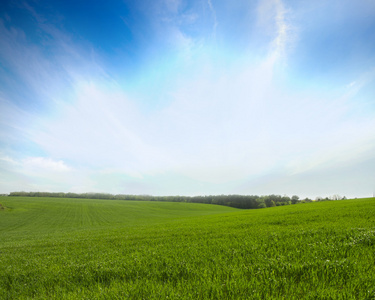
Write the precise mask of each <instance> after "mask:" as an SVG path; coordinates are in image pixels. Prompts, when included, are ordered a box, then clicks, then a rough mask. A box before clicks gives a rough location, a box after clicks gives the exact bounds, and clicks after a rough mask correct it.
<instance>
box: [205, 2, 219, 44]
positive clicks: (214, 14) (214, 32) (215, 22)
mask: <svg viewBox="0 0 375 300" xmlns="http://www.w3.org/2000/svg"><path fill="white" fill-rule="evenodd" d="M207 4H208V7H209V8H210V11H211V13H212V18H213V20H214V24H213V28H212V32H213V34H212V35H213V37H214V39H215V38H216V29H217V26H218V25H219V23H218V21H217V17H216V11H215V8H214V6H213V5H212V1H211V0H207Z"/></svg>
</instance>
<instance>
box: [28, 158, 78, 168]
mask: <svg viewBox="0 0 375 300" xmlns="http://www.w3.org/2000/svg"><path fill="white" fill-rule="evenodd" d="M22 164H23V167H24V168H26V169H31V170H33V171H38V170H41V171H48V172H66V171H70V170H71V168H70V167H68V166H67V165H66V164H65V163H64V162H63V161H62V160H58V161H56V160H53V159H51V158H45V157H28V158H25V159H23V160H22Z"/></svg>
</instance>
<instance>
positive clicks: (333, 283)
mask: <svg viewBox="0 0 375 300" xmlns="http://www.w3.org/2000/svg"><path fill="white" fill-rule="evenodd" d="M0 203H2V204H3V205H4V206H6V207H7V209H6V210H1V211H0V298H1V299H30V298H35V299H46V298H48V299H54V298H55V299H77V298H78V299H124V298H126V299H167V297H168V298H169V299H375V255H374V254H375V199H374V198H372V199H358V200H345V201H329V202H318V203H309V204H300V205H293V206H283V207H274V208H267V209H260V210H259V209H258V210H237V209H233V208H229V207H222V206H217V205H205V204H190V203H166V202H131V201H129V202H128V201H112V200H84V199H79V200H78V199H56V198H50V199H48V198H18V197H14V198H13V197H2V198H0Z"/></svg>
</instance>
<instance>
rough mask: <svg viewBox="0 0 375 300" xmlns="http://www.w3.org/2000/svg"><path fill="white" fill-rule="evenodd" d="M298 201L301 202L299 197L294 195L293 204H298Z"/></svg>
mask: <svg viewBox="0 0 375 300" xmlns="http://www.w3.org/2000/svg"><path fill="white" fill-rule="evenodd" d="M298 200H299V197H298V196H297V195H294V196H292V200H291V202H292V204H297V203H298Z"/></svg>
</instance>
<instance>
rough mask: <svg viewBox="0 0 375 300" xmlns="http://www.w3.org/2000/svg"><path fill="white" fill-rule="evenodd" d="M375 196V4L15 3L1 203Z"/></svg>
mask: <svg viewBox="0 0 375 300" xmlns="http://www.w3.org/2000/svg"><path fill="white" fill-rule="evenodd" d="M12 191H49V192H76V193H84V192H105V193H112V194H150V195H218V194H245V195H268V194H279V195H289V196H292V195H299V196H300V197H309V198H312V199H315V197H327V196H331V195H341V196H346V197H368V196H372V195H373V192H374V191H375V2H374V1H373V0H358V1H351V0H332V1H326V0H314V1H296V0H246V1H245V0H233V1H223V0H191V1H185V0H140V1H135V0H121V1H120V0H113V1H101V0H98V1H85V0H79V1H71V0H56V1H45V0H24V1H17V0H5V1H1V3H0V193H9V192H12Z"/></svg>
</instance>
